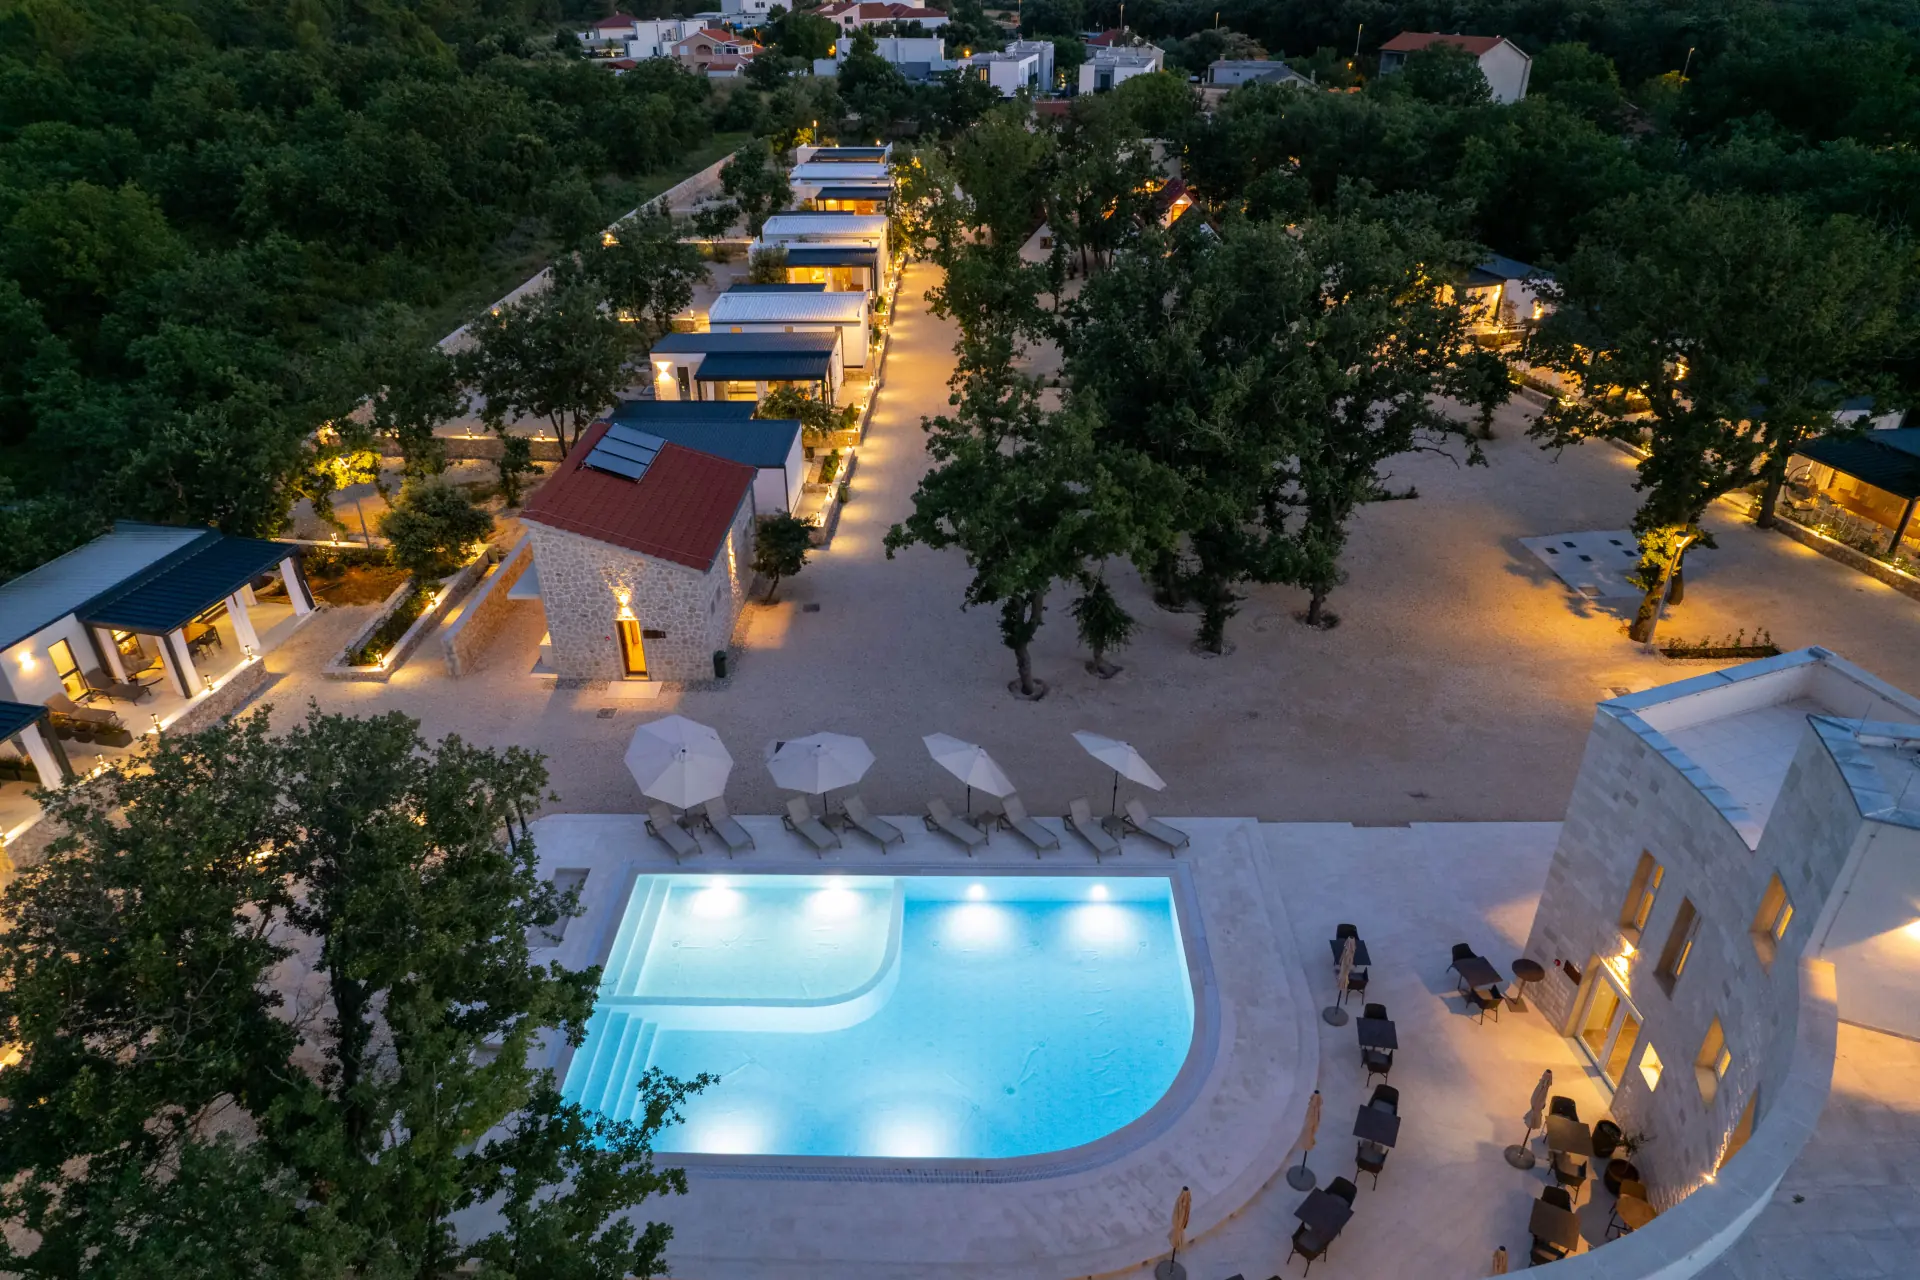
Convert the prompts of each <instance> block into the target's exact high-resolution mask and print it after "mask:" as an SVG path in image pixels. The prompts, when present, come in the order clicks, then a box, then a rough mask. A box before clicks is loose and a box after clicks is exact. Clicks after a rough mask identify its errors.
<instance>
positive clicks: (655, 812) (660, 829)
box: [647, 804, 700, 866]
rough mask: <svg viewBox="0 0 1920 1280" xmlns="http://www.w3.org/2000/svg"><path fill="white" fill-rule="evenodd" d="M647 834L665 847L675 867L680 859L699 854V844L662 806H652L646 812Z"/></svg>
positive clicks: (665, 807)
mask: <svg viewBox="0 0 1920 1280" xmlns="http://www.w3.org/2000/svg"><path fill="white" fill-rule="evenodd" d="M647 833H648V834H649V835H651V836H652V837H653V838H654V839H656V840H658V841H659V842H660V843H661V844H664V845H666V846H667V849H668V850H669V851H670V852H671V853H672V854H673V861H674V864H675V865H676V866H677V865H678V864H679V862H680V859H682V858H687V857H691V856H693V855H694V854H696V853H699V852H700V844H699V842H698V841H697V840H695V839H694V838H693V837H692V836H690V835H688V834H687V829H686V828H685V827H683V826H681V825H680V820H679V819H678V818H676V817H674V816H673V810H671V809H669V808H667V806H665V805H663V804H656V805H653V806H651V807H650V808H649V809H648V810H647Z"/></svg>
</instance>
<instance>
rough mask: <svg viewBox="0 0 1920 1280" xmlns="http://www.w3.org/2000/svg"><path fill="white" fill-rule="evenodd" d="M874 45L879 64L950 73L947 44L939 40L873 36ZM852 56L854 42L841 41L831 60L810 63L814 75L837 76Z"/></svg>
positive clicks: (938, 38)
mask: <svg viewBox="0 0 1920 1280" xmlns="http://www.w3.org/2000/svg"><path fill="white" fill-rule="evenodd" d="M873 44H874V52H875V53H877V54H879V55H880V60H881V61H882V62H885V63H888V64H890V65H892V66H896V67H898V66H902V65H905V64H907V63H917V62H924V63H925V64H926V65H927V70H929V71H951V70H952V69H953V67H954V65H955V64H954V63H951V62H948V61H947V42H946V40H945V39H944V38H942V37H940V36H875V37H874V41H873ZM851 52H853V42H852V41H849V40H842V41H841V42H840V43H839V44H837V45H835V46H834V48H833V56H832V57H831V58H815V59H814V60H813V74H815V75H817V76H832V75H838V74H840V64H841V63H843V62H845V61H846V60H847V55H848V54H849V53H851Z"/></svg>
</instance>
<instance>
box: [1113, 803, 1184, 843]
mask: <svg viewBox="0 0 1920 1280" xmlns="http://www.w3.org/2000/svg"><path fill="white" fill-rule="evenodd" d="M1125 825H1126V828H1127V830H1129V831H1138V832H1139V833H1140V834H1141V835H1143V836H1145V837H1147V838H1148V839H1149V840H1157V841H1159V842H1160V843H1161V844H1163V845H1165V846H1166V847H1167V854H1168V856H1169V857H1171V856H1172V854H1173V851H1174V850H1175V849H1184V848H1186V847H1187V845H1188V844H1190V843H1192V842H1191V841H1190V840H1189V839H1188V838H1187V833H1186V832H1184V831H1181V830H1180V829H1179V828H1177V827H1170V826H1168V825H1167V824H1166V823H1164V822H1162V821H1160V819H1158V818H1154V817H1149V816H1148V814H1147V806H1146V805H1144V804H1141V803H1140V801H1139V799H1138V798H1135V799H1132V800H1129V801H1127V816H1126V820H1125Z"/></svg>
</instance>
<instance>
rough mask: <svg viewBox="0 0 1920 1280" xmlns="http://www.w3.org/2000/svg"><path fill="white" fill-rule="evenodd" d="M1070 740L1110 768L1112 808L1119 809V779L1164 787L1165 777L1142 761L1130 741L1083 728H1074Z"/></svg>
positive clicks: (1164, 788) (1156, 789)
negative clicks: (1111, 774) (1111, 771)
mask: <svg viewBox="0 0 1920 1280" xmlns="http://www.w3.org/2000/svg"><path fill="white" fill-rule="evenodd" d="M1073 740H1074V741H1075V742H1077V743H1079V744H1080V745H1081V746H1082V747H1083V748H1085V750H1086V753H1087V754H1088V755H1090V756H1092V757H1093V758H1094V759H1095V760H1098V761H1099V762H1100V763H1101V764H1103V765H1105V766H1107V768H1109V769H1111V770H1113V799H1112V803H1111V806H1110V807H1111V808H1112V810H1113V811H1114V812H1115V813H1118V812H1120V779H1121V778H1122V777H1125V778H1126V780H1127V781H1128V782H1137V783H1139V784H1140V785H1141V786H1143V787H1151V788H1152V789H1153V790H1155V791H1164V790H1166V786H1167V780H1166V779H1165V778H1162V777H1161V776H1160V775H1159V774H1157V773H1155V772H1154V771H1153V766H1152V765H1150V764H1148V763H1147V762H1146V760H1144V759H1143V758H1142V757H1141V755H1140V753H1139V752H1138V751H1135V750H1134V749H1133V744H1132V743H1130V742H1122V741H1120V740H1119V739H1118V738H1107V737H1102V736H1101V735H1100V734H1097V733H1088V732H1087V731H1086V730H1085V729H1075V730H1074V731H1073Z"/></svg>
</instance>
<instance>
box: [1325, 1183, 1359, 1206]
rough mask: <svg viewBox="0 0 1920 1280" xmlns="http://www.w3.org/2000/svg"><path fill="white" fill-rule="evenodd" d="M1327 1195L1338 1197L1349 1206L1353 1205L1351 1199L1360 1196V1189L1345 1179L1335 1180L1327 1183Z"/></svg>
mask: <svg viewBox="0 0 1920 1280" xmlns="http://www.w3.org/2000/svg"><path fill="white" fill-rule="evenodd" d="M1327 1194H1328V1195H1330V1196H1339V1197H1340V1198H1341V1199H1342V1200H1345V1201H1346V1202H1347V1203H1348V1204H1349V1205H1351V1204H1352V1203H1353V1198H1354V1197H1355V1196H1357V1195H1359V1194H1360V1188H1358V1187H1356V1186H1354V1185H1353V1184H1352V1183H1351V1182H1348V1181H1347V1180H1346V1179H1345V1178H1335V1179H1334V1180H1333V1181H1332V1182H1329V1183H1328V1184H1327Z"/></svg>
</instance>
